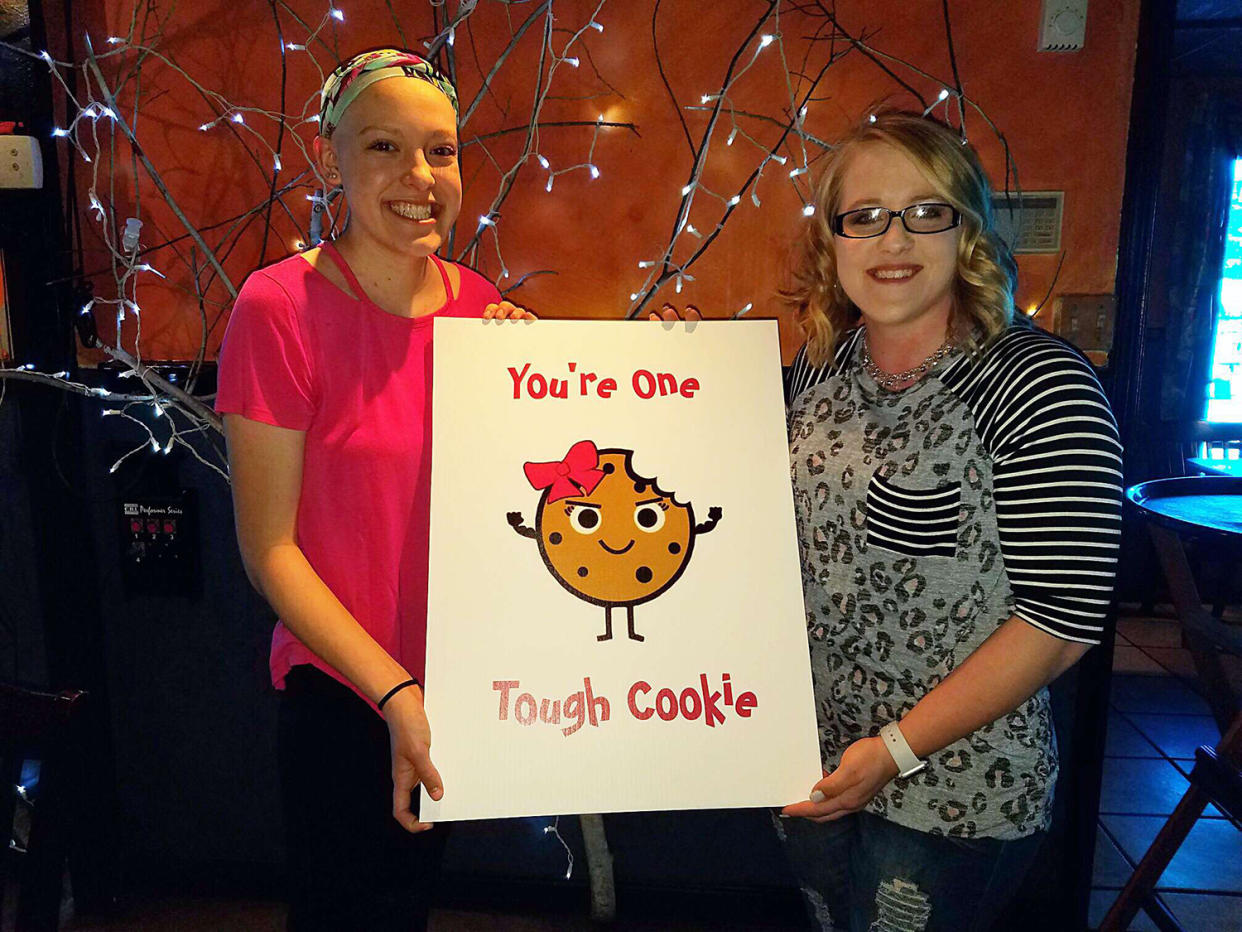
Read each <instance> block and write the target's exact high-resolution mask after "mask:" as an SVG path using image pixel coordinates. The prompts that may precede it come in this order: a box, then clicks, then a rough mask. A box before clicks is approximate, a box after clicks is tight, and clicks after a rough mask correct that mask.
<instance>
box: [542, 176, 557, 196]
mask: <svg viewBox="0 0 1242 932" xmlns="http://www.w3.org/2000/svg"><path fill="white" fill-rule="evenodd" d="M555 177H556V175H548V183H547V184H546V185H545V186H544V190H545V191H547V192H549V193H551V191H552V179H553V178H555Z"/></svg>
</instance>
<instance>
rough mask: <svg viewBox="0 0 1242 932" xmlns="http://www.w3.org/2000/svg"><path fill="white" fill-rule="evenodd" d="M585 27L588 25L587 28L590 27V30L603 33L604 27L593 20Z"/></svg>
mask: <svg viewBox="0 0 1242 932" xmlns="http://www.w3.org/2000/svg"><path fill="white" fill-rule="evenodd" d="M587 25H588V26H590V27H591V28H592V29H594V30H595V31H596V32H603V31H604V27H603V25H602V24H600V23H597V22H595V21H594V20H592V21H591V22H589V23H587Z"/></svg>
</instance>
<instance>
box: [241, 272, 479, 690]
mask: <svg viewBox="0 0 1242 932" xmlns="http://www.w3.org/2000/svg"><path fill="white" fill-rule="evenodd" d="M327 251H328V250H325V252H327ZM328 258H332V256H329V257H328ZM341 264H342V266H343V262H342V263H341ZM457 268H458V269H459V270H460V271H461V283H460V285H459V287H458V289H457V292H456V293H453V292H452V291H451V290H450V289H449V287H448V285H449V283H448V280H447V277H446V276H445V288H446V291H449V299H448V301H447V302H446V303H445V304H444V306H443V307H441V308H440V309H439V310H437V311H435V312H434V313H432V314H428V315H426V316H423V317H417V318H405V317H397V316H396V315H394V314H389V313H387V312H385V311H384V310H382V309H381V308H380V307H378V306H377V305H375V304H373V303H371V302H370V301H367V300H358V299H356V298H353V297H351V296H350V295H348V294H346V293H345V292H344V291H342V290H341V289H340V288H338V287H337V286H336V285H334V284H333V283H332V282H331V281H330V280H329V279H328V278H327V277H326V276H324V274H323V273H322V272H319V271H317V270H315V269H314V268H313V267H312V266H311V265H310V263H309V262H307V261H306V260H305V259H304V258H302V257H301V256H291V257H290V258H288V259H284V260H282V261H280V262H277V263H275V264H273V265H269V266H268V267H267V268H264V269H260V270H259V271H257V272H255V273H254V274H253V275H251V276H250V277H249V278H248V279H247V280H246V283H245V285H244V286H243V287H242V290H241V293H240V294H239V295H238V297H237V302H236V304H235V305H234V306H233V313H232V316H231V317H230V319H229V324H228V329H227V330H226V331H225V335H224V343H223V346H222V347H221V350H220V361H219V392H218V394H217V396H216V411H217V412H219V413H221V414H240V415H242V416H243V417H246V418H250V419H251V420H255V421H262V422H263V423H265V424H272V425H275V426H277V427H287V428H291V429H293V430H301V431H305V432H306V451H305V455H304V459H303V468H302V494H301V498H300V500H299V502H298V514H297V541H298V545H299V546H300V547H301V548H302V551H303V553H305V554H306V558H307V560H308V561H309V562H310V565H311V566H312V567H313V568H314V569H315V572H317V573H318V574H319V576H320V578H322V579H323V581H324V582H325V583H326V584H327V586H328V588H329V589H331V590H332V592H333V593H335V595H336V597H337V598H338V599H340V600H341V602H342V604H343V605H344V606H345V608H347V609H348V610H349V611H350V613H351V614H352V615H353V616H354V618H356V619H357V620H358V623H359V624H361V625H362V627H363V628H365V629H366V630H367V632H368V633H369V634H370V635H371V636H372V637H373V638H375V640H376V641H377V642H378V643H379V645H380V646H381V647H382V648H384V650H386V651H388V653H389V654H390V655H392V657H394V658H395V659H396V660H397V661H398V662H399V663H401V664H402V666H404V667H405V668H406V669H407V670H409V671H410V674H411V675H412V676H416V677H418V678H419V679H420V680H421V679H422V678H423V664H424V655H425V653H426V645H427V540H428V507H429V503H430V497H431V496H430V492H431V486H430V482H431V360H432V353H431V332H432V321H433V319H434V318H436V317H479V316H481V315H482V313H483V308H484V306H485V305H487V304H489V303H492V302H495V301H498V300H500V296H499V293H498V292H497V291H496V288H495V287H494V286H493V285H492V284H491V283H490V282H488V281H487V280H486V279H485V278H483V277H482V276H481V275H479V274H477V273H476V272H473V271H471V270H470V269H467V268H464V267H462V266H458V267H457ZM342 270H343V271H344V272H345V275H346V278H347V279H350V280H351V281H352V279H353V276H352V273H350V272H349V271H348V269H347V268H343V269H342ZM441 274H442V276H443V275H444V272H443V270H442V269H441ZM353 287H354V290H355V292H356V293H358V294H364V292H363V291H362V289H361V288H360V287H359V286H357V285H356V284H354V285H353ZM301 663H309V664H313V665H314V666H316V667H318V668H319V669H321V670H323V671H324V672H326V673H328V674H329V675H331V676H333V677H335V678H336V679H338V680H341V682H345V680H344V678H343V677H341V675H340V674H338V673H337V672H336V671H334V670H333V669H332V668H330V667H329V666H328V665H327V664H326V663H325V662H324V661H323V660H321V659H320V658H319V657H317V656H316V655H315V654H313V653H311V651H310V650H309V649H308V648H307V647H306V646H305V645H303V644H302V643H301V642H300V641H299V640H298V639H297V638H295V637H294V636H293V634H292V633H290V631H289V630H288V629H287V628H286V627H285V626H284V625H283V624H279V623H278V624H277V625H276V629H275V631H274V632H273V634H272V655H271V670H272V682H273V684H275V686H276V687H277V688H278V689H280V688H283V687H284V680H285V674H287V673H288V672H289V670H290V669H291V668H292V667H294V666H295V665H297V664H301Z"/></svg>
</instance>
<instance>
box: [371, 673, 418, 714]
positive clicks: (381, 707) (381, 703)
mask: <svg viewBox="0 0 1242 932" xmlns="http://www.w3.org/2000/svg"><path fill="white" fill-rule="evenodd" d="M421 685H422V684H421V683H419V682H418V680H417V679H415V678H414V677H410V678H409V679H408V680H406V681H405V682H404V683H398V684H397V685H396V686H394V687H393V688H392V689H390V690H388V692H386V693H384V698H383V699H381V700H380V701H379V702H377V703H375V707H376V708H377V709H379V710H380V711H381V712H383V711H384V703H385V702H387V701H388V700H389V699H391V698H392V697H393V696H395V695H396V694H397V693H399V692H401V690H403V689H405V688H406V687H407V686H421Z"/></svg>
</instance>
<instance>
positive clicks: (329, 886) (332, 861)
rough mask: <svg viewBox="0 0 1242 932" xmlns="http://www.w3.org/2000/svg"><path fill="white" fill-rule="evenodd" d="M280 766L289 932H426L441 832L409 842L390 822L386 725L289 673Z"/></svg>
mask: <svg viewBox="0 0 1242 932" xmlns="http://www.w3.org/2000/svg"><path fill="white" fill-rule="evenodd" d="M279 762H280V781H281V790H282V795H283V803H284V816H285V842H286V847H287V849H288V858H287V861H288V869H289V921H288V927H289V929H290V930H294V932H305V930H317V929H324V930H328V929H331V930H341V929H351V930H352V929H357V930H366V932H370V930H376V932H379V930H384V932H387V930H401V932H406V930H410V929H424V928H426V925H427V912H428V908H429V905H430V898H431V894H432V891H433V889H434V887H435V883H436V878H437V874H438V872H439V866H440V860H441V856H442V855H443V853H444V843H445V841H446V840H447V827H446V826H437V827H436V828H435V829H432V830H431V831H429V832H423V833H421V834H417V835H411V834H409V833H408V832H406V831H405V830H404V829H403V828H401V826H400V825H398V824H397V823H396V821H394V819H393V817H392V776H391V769H390V758H389V748H388V728H387V726H386V725H385V724H384V722H383V720H382V719H381V718H380V717H379V716H378V715H376V714H375V713H374V712H373V711H372V710H371V709H370V707H369V706H368V705H367V704H366V703H365V702H363V701H362V700H361V699H360V698H358V696H357V695H355V694H354V693H353V692H352V691H351V690H350V689H348V688H346V687H345V686H343V685H341V684H340V683H338V682H337V681H336V680H334V679H332V678H331V677H330V676H327V675H326V674H324V673H322V672H321V671H319V670H316V669H315V668H314V667H310V666H298V667H295V668H294V669H293V671H291V672H290V674H289V676H288V678H287V681H286V690H285V693H284V696H283V698H282V700H281V705H280V720H279ZM417 799H418V797H417V794H416V795H415V811H417Z"/></svg>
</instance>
